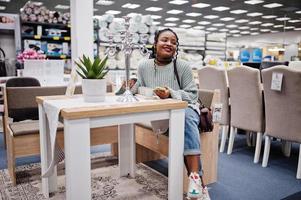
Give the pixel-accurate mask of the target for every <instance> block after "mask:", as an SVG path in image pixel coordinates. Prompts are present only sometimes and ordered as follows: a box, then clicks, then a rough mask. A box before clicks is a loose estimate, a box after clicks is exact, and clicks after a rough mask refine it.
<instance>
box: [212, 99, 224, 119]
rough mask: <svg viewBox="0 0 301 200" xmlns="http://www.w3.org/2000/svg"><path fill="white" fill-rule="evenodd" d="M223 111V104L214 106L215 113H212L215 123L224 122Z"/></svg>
mask: <svg viewBox="0 0 301 200" xmlns="http://www.w3.org/2000/svg"><path fill="white" fill-rule="evenodd" d="M222 110H223V104H222V103H216V104H214V107H213V112H212V121H213V122H220V121H221V120H222Z"/></svg>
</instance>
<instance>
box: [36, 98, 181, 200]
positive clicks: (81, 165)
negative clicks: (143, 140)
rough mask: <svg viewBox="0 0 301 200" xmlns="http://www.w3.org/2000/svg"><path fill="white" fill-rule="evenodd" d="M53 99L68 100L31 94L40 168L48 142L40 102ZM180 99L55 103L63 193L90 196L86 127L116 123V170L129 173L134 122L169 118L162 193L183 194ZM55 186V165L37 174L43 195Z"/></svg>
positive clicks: (71, 197) (175, 199)
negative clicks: (37, 118)
mask: <svg viewBox="0 0 301 200" xmlns="http://www.w3.org/2000/svg"><path fill="white" fill-rule="evenodd" d="M53 99H63V101H69V100H70V99H68V97H65V96H52V97H37V102H38V104H39V116H40V142H41V168H42V173H43V172H45V170H46V169H47V166H48V164H49V154H50V144H49V140H48V139H49V131H48V128H46V127H48V125H49V124H48V120H46V114H45V111H44V108H43V102H44V101H48V103H50V102H51V100H53ZM186 107H187V103H186V102H183V101H178V100H173V99H167V100H150V101H139V102H135V103H123V104H118V105H116V104H114V105H112V103H110V102H107V103H106V105H105V106H93V107H89V106H88V104H87V106H83V107H77V108H64V109H61V112H60V115H61V117H62V118H63V122H64V139H65V140H64V141H65V144H64V145H65V165H66V166H65V169H66V199H67V200H77V199H78V200H83V199H84V200H88V199H91V174H90V173H91V164H90V128H94V127H103V126H111V125H116V124H118V125H119V128H118V140H119V143H118V144H119V146H118V148H119V151H118V152H119V168H120V176H128V175H130V176H132V177H134V176H135V163H136V162H135V161H136V155H135V134H134V125H133V124H134V123H136V122H144V121H152V120H161V119H169V127H170V129H169V157H168V159H169V160H168V162H169V165H168V166H169V171H168V199H172V200H180V199H181V200H182V199H183V150H184V115H185V111H184V109H185V108H186ZM56 189H57V174H56V170H55V171H54V173H53V175H51V176H50V177H47V178H42V190H43V194H44V195H45V197H48V195H49V192H54V191H56Z"/></svg>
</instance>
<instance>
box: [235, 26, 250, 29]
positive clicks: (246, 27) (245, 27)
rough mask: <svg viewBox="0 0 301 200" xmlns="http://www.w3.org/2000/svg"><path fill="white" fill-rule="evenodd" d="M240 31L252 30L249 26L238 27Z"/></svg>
mask: <svg viewBox="0 0 301 200" xmlns="http://www.w3.org/2000/svg"><path fill="white" fill-rule="evenodd" d="M238 29H241V30H247V29H250V27H248V26H240V27H238Z"/></svg>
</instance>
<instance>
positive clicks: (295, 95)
mask: <svg viewBox="0 0 301 200" xmlns="http://www.w3.org/2000/svg"><path fill="white" fill-rule="evenodd" d="M276 73H278V74H282V84H281V86H280V88H281V89H280V90H272V89H271V82H272V77H273V74H274V75H275V74H276ZM262 81H263V87H264V96H265V101H264V104H265V117H266V130H265V147H264V155H263V161H262V166H263V167H266V166H267V164H268V159H269V152H270V145H271V137H273V138H278V139H281V140H284V141H289V142H297V143H301V71H298V70H295V69H293V68H291V67H286V66H275V67H273V68H269V69H265V70H262ZM296 177H297V178H298V179H301V145H300V149H299V161H298V168H297V176H296Z"/></svg>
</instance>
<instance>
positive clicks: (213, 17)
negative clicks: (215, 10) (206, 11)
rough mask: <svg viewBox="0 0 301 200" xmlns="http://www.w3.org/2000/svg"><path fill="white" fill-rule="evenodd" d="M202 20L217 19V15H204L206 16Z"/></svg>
mask: <svg viewBox="0 0 301 200" xmlns="http://www.w3.org/2000/svg"><path fill="white" fill-rule="evenodd" d="M204 18H205V19H216V18H218V16H217V15H206V16H204Z"/></svg>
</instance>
